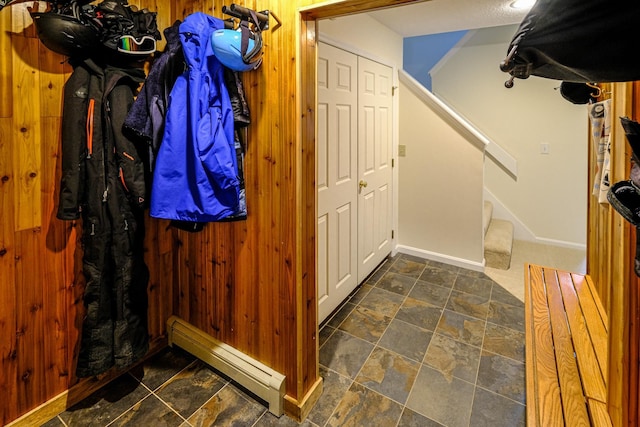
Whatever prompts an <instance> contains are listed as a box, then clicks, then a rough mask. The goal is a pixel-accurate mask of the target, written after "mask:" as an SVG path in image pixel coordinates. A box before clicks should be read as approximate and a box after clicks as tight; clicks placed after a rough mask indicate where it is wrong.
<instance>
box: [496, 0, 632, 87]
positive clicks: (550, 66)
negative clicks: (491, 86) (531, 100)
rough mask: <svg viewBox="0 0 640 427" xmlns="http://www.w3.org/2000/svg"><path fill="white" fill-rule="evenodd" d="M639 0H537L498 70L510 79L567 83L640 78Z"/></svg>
mask: <svg viewBox="0 0 640 427" xmlns="http://www.w3.org/2000/svg"><path fill="white" fill-rule="evenodd" d="M639 25H640V1H636V0H538V1H537V3H536V4H535V5H534V6H533V7H532V8H531V10H530V11H529V13H528V14H527V15H526V16H525V18H524V20H523V21H522V23H521V24H520V26H519V28H518V30H517V32H516V34H515V35H514V37H513V39H512V40H511V43H510V45H509V49H508V50H507V57H506V59H505V60H504V61H503V62H502V63H501V64H500V69H501V70H502V71H504V72H506V73H509V74H511V76H512V77H511V79H510V80H509V81H508V82H507V83H505V86H507V87H511V86H513V79H514V78H519V79H526V78H528V77H529V76H531V75H533V76H539V77H545V78H549V79H555V80H564V81H569V82H579V83H585V82H600V83H604V82H624V81H634V80H640V65H639V62H638V57H637V55H638V54H639V53H640V49H639V48H640V37H638V31H639V30H638V26H639Z"/></svg>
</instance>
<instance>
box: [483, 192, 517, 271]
mask: <svg viewBox="0 0 640 427" xmlns="http://www.w3.org/2000/svg"><path fill="white" fill-rule="evenodd" d="M483 226H484V259H485V263H486V264H485V265H486V266H487V267H490V268H497V269H500V270H508V269H509V266H510V265H511V250H512V249H513V224H512V223H510V222H509V221H504V220H501V219H496V218H493V204H492V203H491V202H488V201H485V202H484V216H483Z"/></svg>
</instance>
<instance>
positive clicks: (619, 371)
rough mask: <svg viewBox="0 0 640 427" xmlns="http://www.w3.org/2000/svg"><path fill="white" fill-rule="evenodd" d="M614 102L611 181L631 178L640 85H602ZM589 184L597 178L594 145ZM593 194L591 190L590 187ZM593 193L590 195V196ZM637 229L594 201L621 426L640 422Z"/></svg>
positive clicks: (611, 381)
mask: <svg viewBox="0 0 640 427" xmlns="http://www.w3.org/2000/svg"><path fill="white" fill-rule="evenodd" d="M602 86H603V89H604V94H605V96H606V97H610V98H611V100H612V111H611V117H612V148H611V182H612V183H615V182H618V181H622V180H626V179H629V170H630V166H631V163H630V160H631V150H630V147H629V145H628V143H627V140H626V136H625V134H624V130H623V129H622V126H621V124H620V117H625V116H626V117H630V118H632V119H634V120H636V121H638V120H640V108H639V107H640V84H639V83H637V82H636V83H616V84H606V85H602ZM589 157H590V165H589V183H591V182H592V179H593V175H594V173H595V166H594V162H595V152H594V147H593V145H592V143H591V142H590V156H589ZM587 185H588V189H590V184H587ZM589 193H590V191H589ZM635 253H636V241H635V229H634V227H632V226H631V225H630V224H629V223H628V222H627V221H625V220H624V219H623V218H622V217H621V216H620V215H619V214H618V213H617V212H616V211H615V210H614V209H613V208H611V207H610V206H609V205H607V204H599V203H598V201H597V198H596V197H593V196H590V198H589V214H588V234H587V270H588V273H589V274H590V275H591V277H592V278H593V279H594V283H595V284H596V286H597V288H598V293H599V294H600V297H601V299H602V302H603V304H604V306H605V308H606V309H607V312H608V313H609V322H610V325H609V361H610V362H609V363H610V366H609V378H608V391H609V402H608V404H609V413H610V414H611V417H612V420H613V423H614V425H615V426H616V427H618V426H637V425H638V422H639V421H640V418H639V416H640V414H639V413H638V410H639V408H638V403H639V402H638V398H639V395H640V394H639V391H640V390H639V387H640V373H639V371H638V363H639V362H640V358H639V347H638V346H639V345H640V322H639V320H640V317H639V316H640V294H639V292H638V286H640V281H639V280H638V278H637V277H636V275H635V273H634V270H633V265H634V264H633V259H634V257H635Z"/></svg>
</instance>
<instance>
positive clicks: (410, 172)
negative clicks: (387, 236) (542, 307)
mask: <svg viewBox="0 0 640 427" xmlns="http://www.w3.org/2000/svg"><path fill="white" fill-rule="evenodd" d="M399 125H400V144H403V145H406V156H405V157H399V158H398V169H399V186H398V188H399V227H398V228H399V229H398V244H399V246H400V247H401V251H402V252H409V253H415V254H416V255H422V256H425V257H427V258H431V259H436V260H440V261H444V262H448V263H450V264H456V265H460V266H463V267H467V268H472V269H479V270H481V269H482V268H483V258H484V252H483V236H482V234H483V228H482V206H483V204H482V191H483V164H484V152H483V149H482V148H479V147H478V146H476V145H473V144H471V143H470V142H468V141H467V140H466V139H465V138H464V137H463V136H461V135H460V133H459V132H458V131H457V130H455V129H453V128H452V127H451V126H450V125H449V124H447V123H446V122H445V121H444V120H442V119H441V118H440V117H439V116H438V115H437V114H436V113H434V112H433V111H432V110H431V109H430V108H429V107H427V106H426V105H425V104H424V103H423V102H422V101H421V100H420V99H419V98H418V97H417V96H416V95H414V94H413V93H412V92H411V91H410V90H409V89H408V87H407V86H405V85H404V84H403V83H400V121H399Z"/></svg>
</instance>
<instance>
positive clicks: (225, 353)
mask: <svg viewBox="0 0 640 427" xmlns="http://www.w3.org/2000/svg"><path fill="white" fill-rule="evenodd" d="M167 333H168V336H169V345H170V346H174V345H177V346H178V347H180V348H182V349H184V350H185V351H187V352H189V353H191V354H192V355H194V356H195V357H197V358H198V359H200V360H202V361H203V362H206V363H207V364H209V365H211V366H212V367H213V368H215V369H217V370H218V371H220V372H222V373H223V374H225V375H227V376H228V377H230V378H231V379H232V380H234V381H235V382H237V383H238V384H240V385H241V386H243V387H244V388H246V389H247V390H249V391H250V392H252V393H253V394H255V395H256V396H258V397H259V398H261V399H263V400H264V401H266V402H267V403H268V404H269V412H271V413H272V414H274V415H275V416H277V417H279V416H281V415H282V414H283V413H284V394H285V376H284V375H282V374H281V373H279V372H276V371H274V370H273V369H271V368H269V367H268V366H266V365H264V364H263V363H260V362H258V361H257V360H255V359H253V358H252V357H250V356H248V355H246V354H244V353H242V352H241V351H238V350H236V349H235V348H233V347H231V346H230V345H228V344H225V343H223V342H220V341H218V340H216V339H215V338H213V337H212V336H211V335H208V334H207V333H205V332H203V331H201V330H200V329H198V328H196V327H195V326H193V325H190V324H189V323H188V322H185V321H184V320H182V319H180V318H179V317H176V316H172V317H170V318H169V320H168V321H167Z"/></svg>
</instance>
